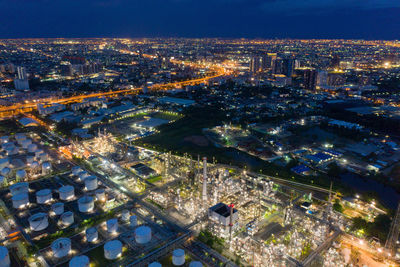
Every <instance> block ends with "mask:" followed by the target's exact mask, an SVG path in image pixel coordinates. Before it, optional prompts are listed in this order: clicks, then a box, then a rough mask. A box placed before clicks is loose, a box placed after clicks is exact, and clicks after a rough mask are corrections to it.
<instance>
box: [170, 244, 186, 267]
mask: <svg viewBox="0 0 400 267" xmlns="http://www.w3.org/2000/svg"><path fill="white" fill-rule="evenodd" d="M172 264H174V265H175V266H181V265H183V264H185V251H184V250H183V249H181V248H178V249H175V250H174V251H173V252H172Z"/></svg>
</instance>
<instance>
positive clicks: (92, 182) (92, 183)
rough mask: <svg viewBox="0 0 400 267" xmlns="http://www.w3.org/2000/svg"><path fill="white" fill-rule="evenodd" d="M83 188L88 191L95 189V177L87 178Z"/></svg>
mask: <svg viewBox="0 0 400 267" xmlns="http://www.w3.org/2000/svg"><path fill="white" fill-rule="evenodd" d="M85 188H86V190H88V191H92V190H95V189H97V177H96V176H89V177H86V179H85Z"/></svg>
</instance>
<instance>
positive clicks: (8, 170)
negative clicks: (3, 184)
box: [1, 167, 11, 177]
mask: <svg viewBox="0 0 400 267" xmlns="http://www.w3.org/2000/svg"><path fill="white" fill-rule="evenodd" d="M10 173H11V169H10V168H8V167H5V168H3V169H1V175H3V176H6V177H7V176H9V175H10Z"/></svg>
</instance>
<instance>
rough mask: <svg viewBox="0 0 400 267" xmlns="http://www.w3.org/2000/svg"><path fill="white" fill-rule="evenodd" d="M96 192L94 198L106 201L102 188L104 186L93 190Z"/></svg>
mask: <svg viewBox="0 0 400 267" xmlns="http://www.w3.org/2000/svg"><path fill="white" fill-rule="evenodd" d="M95 193H96V199H97V200H98V201H106V200H107V199H106V191H105V190H104V188H99V189H97V190H96V191H95Z"/></svg>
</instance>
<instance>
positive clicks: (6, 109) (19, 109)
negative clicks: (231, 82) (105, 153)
mask: <svg viewBox="0 0 400 267" xmlns="http://www.w3.org/2000/svg"><path fill="white" fill-rule="evenodd" d="M119 51H120V52H121V53H130V54H137V55H138V53H136V52H132V51H127V50H119ZM142 56H143V57H146V58H151V59H154V58H156V57H155V56H152V55H148V54H143V55H142ZM171 62H173V63H174V64H185V65H187V66H190V67H194V68H207V67H208V68H209V69H210V70H212V72H213V74H212V75H210V76H206V77H202V78H196V79H191V80H186V81H181V82H171V83H165V84H154V85H152V86H151V87H150V88H149V90H150V91H167V90H170V89H171V88H176V87H182V86H188V85H198V84H201V83H205V82H207V81H209V80H211V79H214V78H218V77H221V76H223V75H228V74H230V72H229V71H227V70H226V69H225V68H223V67H220V66H218V65H211V64H209V65H207V64H198V63H194V62H185V61H180V60H175V59H174V60H171ZM142 90H143V87H137V88H132V89H122V90H116V91H109V92H99V93H91V94H82V95H77V96H71V97H66V98H58V99H42V100H38V101H36V102H33V103H17V104H14V105H11V106H0V118H1V117H8V116H14V115H17V114H21V113H25V112H29V111H32V110H35V109H37V105H38V104H46V105H51V104H62V103H64V104H67V103H74V102H81V101H82V100H84V99H87V98H93V97H114V96H117V95H121V94H139V93H140V92H141V91H142Z"/></svg>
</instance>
